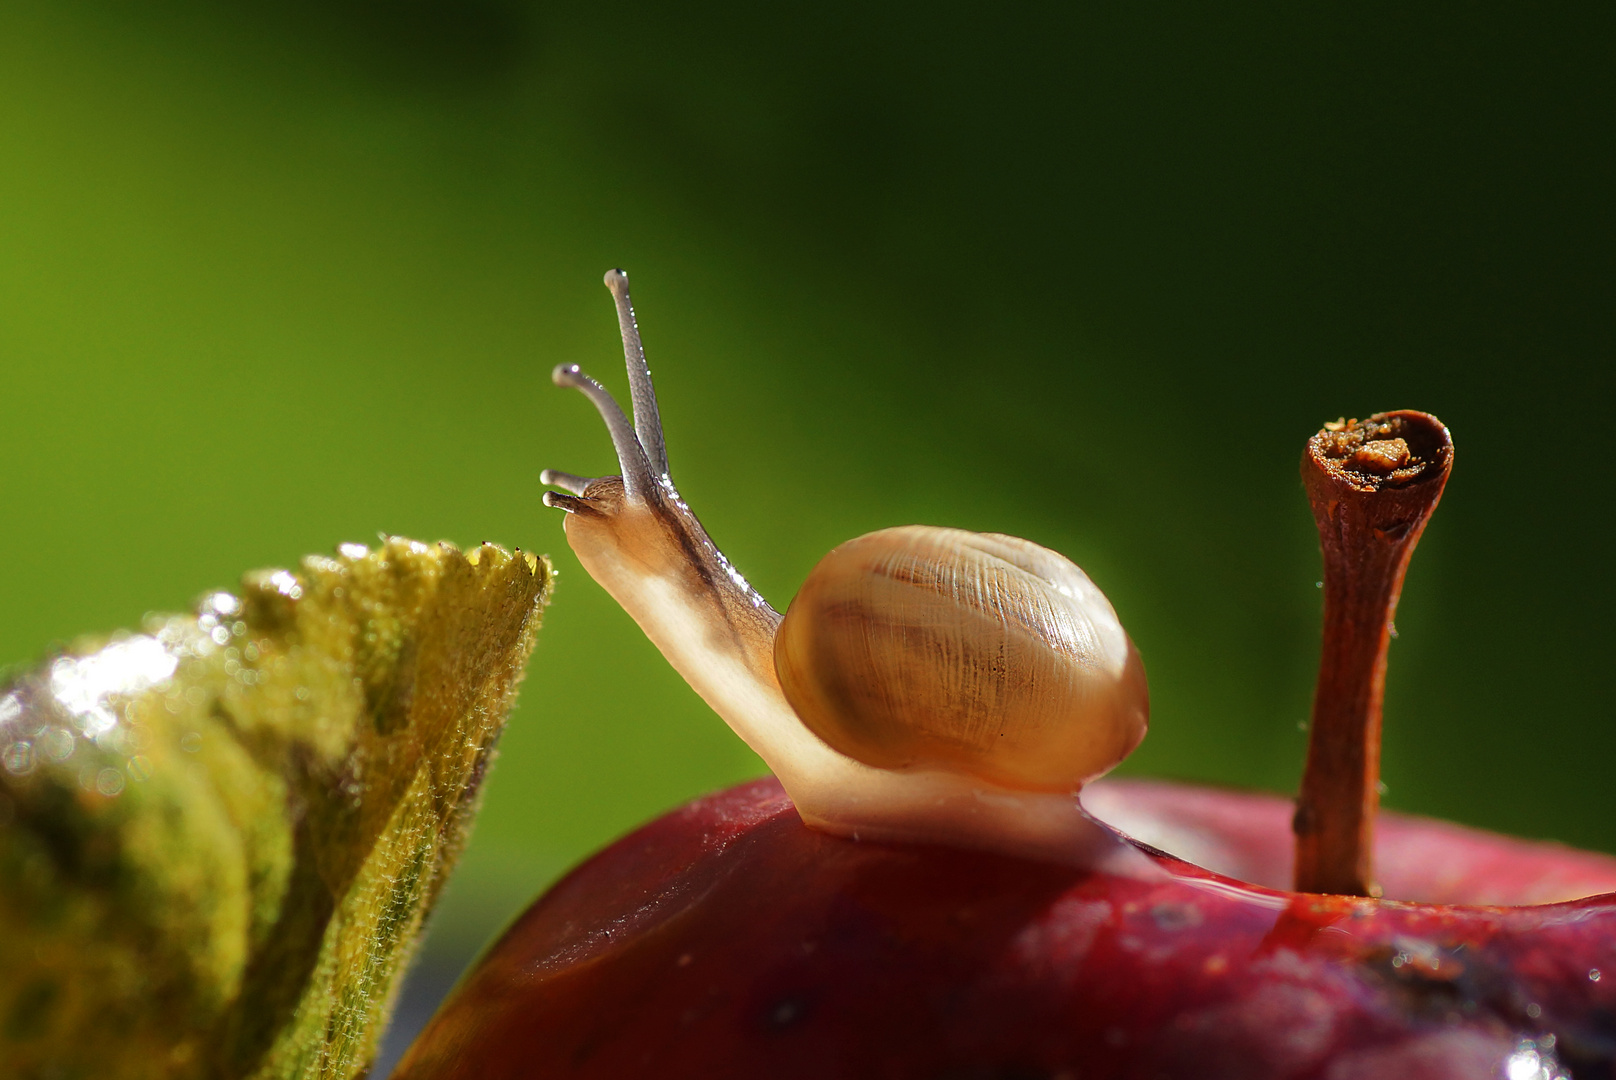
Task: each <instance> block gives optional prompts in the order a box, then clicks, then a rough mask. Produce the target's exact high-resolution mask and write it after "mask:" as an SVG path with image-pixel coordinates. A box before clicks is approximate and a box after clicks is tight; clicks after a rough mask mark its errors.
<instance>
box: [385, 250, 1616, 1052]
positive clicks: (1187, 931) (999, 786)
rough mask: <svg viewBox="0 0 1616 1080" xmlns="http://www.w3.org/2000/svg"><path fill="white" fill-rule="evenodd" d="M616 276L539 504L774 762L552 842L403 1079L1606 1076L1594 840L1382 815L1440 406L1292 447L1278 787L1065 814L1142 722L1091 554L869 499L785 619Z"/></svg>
mask: <svg viewBox="0 0 1616 1080" xmlns="http://www.w3.org/2000/svg"><path fill="white" fill-rule="evenodd" d="M607 280H608V284H609V285H611V287H612V289H613V292H614V294H615V295H616V296H617V299H618V302H619V313H620V318H621V320H622V324H623V327H624V334H625V348H626V352H627V354H628V357H629V362H630V363H629V367H630V375H631V378H632V379H633V380H634V400H635V405H636V412H635V420H634V421H633V422H632V423H631V421H630V420H629V419H628V418H627V417H625V416H624V415H623V413H622V412H621V411H620V410H619V409H618V408H617V406H616V404H615V402H613V401H612V400H611V398H610V397H609V395H607V394H606V392H605V391H604V390H602V389H601V388H600V386H599V384H597V383H595V382H593V380H590V379H589V378H588V377H587V376H584V375H582V373H581V372H579V371H577V369H575V368H563V369H558V371H557V374H556V379H557V381H558V382H561V383H563V384H565V385H571V386H576V387H578V388H580V389H583V390H584V391H585V392H586V393H588V394H589V395H590V396H591V397H592V398H593V399H594V401H595V403H596V404H597V406H599V408H600V410H601V413H602V415H603V417H605V419H606V421H607V425H608V427H609V428H610V429H611V431H612V436H613V441H614V443H615V444H616V447H617V450H618V457H619V461H620V462H621V463H622V465H623V472H624V475H623V477H621V478H618V477H612V478H606V479H602V480H586V479H584V478H581V477H575V476H571V475H569V474H564V473H550V474H548V475H547V479H548V480H549V481H550V482H552V483H555V484H557V485H558V486H561V487H563V488H565V489H566V490H567V491H568V492H569V494H566V495H554V494H552V495H551V496H547V501H548V502H550V504H551V505H554V506H559V507H561V508H562V509H565V510H567V511H568V513H569V515H570V516H569V517H568V519H567V528H568V541H569V543H570V544H571V545H572V546H573V548H574V550H575V551H577V552H578V554H579V556H580V559H582V560H583V562H584V565H585V567H586V568H587V569H588V570H589V572H590V574H591V575H592V576H593V577H595V579H596V580H597V581H599V582H601V584H603V585H604V586H606V588H607V589H608V590H609V591H610V592H612V594H613V595H614V596H615V597H616V598H617V599H618V600H619V601H620V602H621V603H622V604H623V605H624V607H625V608H626V609H628V610H629V611H630V613H631V614H633V615H634V617H635V619H636V620H637V621H638V622H639V623H640V625H641V627H642V628H644V629H645V630H646V632H647V634H649V635H650V636H651V638H652V640H653V641H655V642H656V643H657V645H658V646H659V647H660V648H661V649H662V651H663V652H664V654H665V655H666V656H668V658H669V660H670V661H671V662H673V664H674V665H675V667H677V668H678V669H679V670H680V672H681V673H682V674H684V675H685V677H686V679H687V680H689V681H690V683H691V684H692V686H694V687H695V688H696V689H697V690H698V692H700V693H701V694H702V696H703V697H705V698H706V699H707V700H708V702H709V703H711V704H712V705H713V706H714V708H715V709H717V710H718V712H719V713H720V714H721V715H723V716H724V718H725V720H726V721H728V722H729V723H730V725H731V726H732V727H733V728H734V729H735V730H736V731H737V733H738V734H740V735H741V736H742V737H743V738H745V739H746V740H747V741H748V742H749V743H750V744H751V745H752V746H753V747H754V748H755V749H757V750H758V752H759V753H760V754H762V756H763V757H764V759H765V760H766V761H768V763H769V764H770V765H771V767H772V768H774V770H775V772H776V774H777V775H778V776H779V778H780V780H779V782H776V781H774V780H766V781H759V782H756V783H752V784H747V785H743V786H741V787H738V788H735V789H733V790H731V791H728V792H723V793H720V794H718V795H714V796H711V797H709V798H706V799H702V800H699V801H697V802H695V803H692V804H690V805H689V806H687V807H685V808H684V809H682V810H679V811H676V812H675V813H673V814H670V815H669V816H667V817H665V818H663V819H661V820H660V821H657V822H654V823H652V824H651V825H648V826H646V827H645V828H643V829H641V830H640V831H638V832H636V833H634V834H633V835H632V836H629V837H628V838H626V839H624V840H622V841H620V842H618V843H617V844H616V845H614V846H613V847H611V848H609V849H608V850H607V851H605V852H603V853H602V854H600V855H598V856H596V857H595V858H593V859H592V860H590V861H589V862H587V863H585V864H584V865H583V866H582V867H580V868H579V869H578V870H576V871H574V872H573V873H572V874H571V875H570V876H568V877H567V878H566V879H565V880H563V881H562V882H561V883H560V884H558V885H557V886H556V887H555V888H554V889H552V890H551V891H550V892H549V893H548V894H547V895H546V896H544V897H543V898H541V899H540V900H539V901H538V902H537V903H536V904H535V905H534V906H533V907H532V908H531V909H529V910H528V912H527V913H526V914H525V915H523V916H522V918H521V919H520V920H518V922H517V923H516V924H515V925H514V926H513V927H512V928H511V929H510V930H509V931H508V932H507V933H506V934H505V935H504V937H503V938H501V939H500V941H499V942H498V943H497V944H496V945H495V946H494V947H493V948H492V949H491V951H490V952H489V953H488V954H487V955H486V956H485V957H484V958H483V959H482V961H481V962H480V963H479V964H478V965H477V966H476V967H475V969H474V970H473V971H472V972H471V974H470V975H469V976H468V977H467V978H466V980H465V981H464V982H463V983H462V984H461V985H460V987H459V988H458V989H457V990H456V991H455V993H454V994H453V996H452V997H451V998H450V1000H449V1001H448V1002H447V1003H446V1005H445V1006H444V1007H443V1009H442V1011H441V1012H440V1013H439V1014H438V1016H437V1017H436V1018H435V1019H434V1020H433V1022H432V1023H431V1025H430V1026H429V1027H428V1028H427V1030H426V1031H425V1032H424V1033H423V1034H422V1036H421V1038H420V1040H419V1041H418V1042H417V1043H416V1045H415V1046H414V1048H413V1049H412V1050H411V1052H410V1054H409V1055H408V1056H407V1057H406V1058H405V1061H404V1063H403V1064H402V1065H401V1066H400V1069H399V1071H398V1073H397V1074H396V1076H397V1077H398V1078H399V1080H437V1078H445V1077H466V1078H475V1080H497V1078H513V1080H514V1078H518V1077H522V1078H526V1077H612V1078H616V1077H628V1076H657V1077H660V1078H672V1077H692V1078H694V1077H702V1078H706V1077H714V1076H744V1077H769V1078H779V1077H815V1078H818V1077H894V1078H898V1077H959V1078H972V1077H983V1078H989V1077H991V1078H1005V1080H1009V1078H1020V1077H1027V1078H1032V1077H1042V1078H1050V1080H1053V1078H1057V1077H1060V1078H1069V1080H1078V1078H1083V1080H1097V1078H1105V1077H1116V1078H1122V1077H1139V1078H1147V1077H1148V1078H1167V1080H1191V1078H1194V1080H1213V1078H1219V1077H1227V1078H1238V1080H1280V1078H1287V1080H1370V1078H1383V1077H1384V1078H1409V1080H1417V1078H1453V1080H1460V1078H1464V1080H1469V1078H1477V1080H1479V1078H1483V1077H1486V1078H1506V1080H1553V1078H1555V1077H1565V1076H1568V1075H1570V1074H1569V1073H1568V1072H1567V1071H1566V1070H1567V1068H1571V1069H1575V1070H1576V1075H1577V1076H1579V1077H1582V1078H1586V1077H1590V1076H1616V986H1612V980H1606V979H1605V977H1604V971H1605V969H1606V968H1607V967H1608V968H1610V969H1611V970H1612V974H1613V975H1616V859H1611V858H1607V857H1605V856H1601V855H1593V854H1588V853H1583V852H1576V851H1571V850H1569V849H1565V848H1561V847H1556V846H1553V845H1548V844H1535V843H1528V842H1524V841H1519V840H1511V839H1508V838H1505V837H1500V836H1494V835H1490V834H1486V833H1481V832H1476V831H1473V830H1468V829H1463V828H1460V827H1458V826H1454V825H1448V824H1443V823H1440V822H1434V821H1425V820H1420V819H1414V818H1407V817H1400V816H1398V815H1385V816H1381V815H1379V814H1378V809H1379V808H1378V796H1377V793H1376V792H1377V784H1376V781H1377V779H1378V771H1379V747H1380V716H1381V693H1382V689H1383V686H1384V675H1385V667H1386V652H1387V649H1386V647H1387V641H1388V634H1389V629H1390V624H1391V617H1392V615H1393V613H1394V612H1395V608H1396V603H1397V597H1398V594H1399V592H1400V590H1401V586H1402V580H1403V574H1404V571H1405V570H1406V568H1407V566H1408V561H1409V558H1410V556H1411V554H1412V552H1413V549H1414V545H1415V544H1416V542H1417V541H1418V539H1419V536H1420V533H1421V531H1422V529H1423V528H1424V525H1425V522H1426V520H1427V519H1428V517H1429V515H1430V513H1431V511H1432V510H1433V509H1434V507H1435V506H1436V503H1437V501H1438V500H1439V498H1440V496H1441V492H1442V489H1443V485H1444V484H1445V482H1446V480H1447V476H1448V473H1449V470H1450V467H1451V464H1452V444H1451V441H1450V440H1449V438H1448V433H1447V430H1446V429H1445V428H1443V427H1442V425H1441V424H1440V423H1439V422H1437V421H1436V420H1435V419H1434V418H1432V417H1430V416H1427V415H1425V414H1422V413H1411V412H1403V413H1387V414H1380V415H1377V416H1374V417H1370V418H1369V419H1368V420H1365V421H1363V422H1361V423H1360V422H1359V421H1352V422H1351V423H1347V422H1345V421H1342V422H1339V423H1336V424H1330V425H1326V428H1325V430H1324V431H1321V432H1320V433H1319V434H1318V435H1316V436H1314V438H1313V439H1312V440H1311V441H1310V443H1309V445H1308V450H1307V453H1306V454H1305V455H1304V458H1303V477H1304V480H1305V481H1306V483H1307V487H1308V494H1309V498H1310V501H1311V502H1312V505H1313V509H1314V513H1315V516H1316V518H1317V521H1318V525H1319V533H1320V539H1321V547H1322V549H1323V552H1324V562H1325V605H1324V606H1325V613H1324V614H1325V631H1324V647H1323V650H1322V658H1321V665H1320V674H1319V680H1318V686H1317V691H1316V694H1315V699H1314V708H1313V724H1312V728H1311V735H1310V742H1309V752H1308V761H1307V767H1306V770H1305V771H1304V774H1303V781H1302V786H1301V791H1300V793H1299V795H1298V797H1297V799H1296V801H1295V803H1294V804H1293V803H1292V802H1291V801H1289V800H1283V799H1279V798H1276V797H1273V796H1266V795H1249V794H1237V793H1232V792H1222V791H1210V790H1205V789H1197V788H1190V787H1181V786H1176V785H1171V784H1163V783H1159V782H1155V783H1153V782H1144V781H1113V782H1109V783H1107V782H1101V783H1098V784H1092V785H1089V786H1088V787H1086V788H1084V789H1083V794H1082V803H1083V807H1085V808H1086V811H1087V813H1085V812H1084V810H1083V809H1080V808H1079V803H1078V801H1077V799H1076V798H1074V797H1073V795H1072V792H1073V791H1074V789H1076V788H1078V787H1081V786H1082V785H1083V784H1084V782H1085V781H1086V780H1088V779H1090V778H1091V777H1092V776H1093V775H1095V773H1097V772H1100V771H1103V770H1104V769H1105V768H1108V767H1110V765H1112V764H1115V762H1116V761H1117V760H1119V759H1120V757H1121V755H1123V754H1125V753H1127V751H1128V750H1129V749H1131V748H1132V746H1133V745H1134V743H1136V742H1137V741H1138V738H1139V737H1140V736H1141V735H1142V734H1143V731H1144V718H1145V706H1144V700H1143V695H1144V683H1143V669H1142V667H1141V666H1140V665H1139V663H1138V658H1137V655H1136V654H1135V652H1134V651H1133V647H1132V645H1131V643H1130V642H1128V640H1127V637H1126V635H1125V634H1123V633H1122V631H1121V629H1120V624H1118V623H1117V622H1116V618H1115V614H1114V612H1112V610H1111V608H1110V605H1109V604H1108V603H1107V602H1106V601H1105V599H1104V597H1103V596H1102V595H1100V594H1099V592H1098V590H1097V589H1096V588H1094V586H1093V585H1092V583H1091V582H1089V581H1088V579H1087V577H1086V576H1084V575H1083V574H1082V572H1081V571H1079V570H1078V569H1077V568H1076V567H1074V566H1071V564H1070V563H1067V562H1066V561H1065V560H1064V559H1061V558H1060V557H1059V556H1057V555H1054V553H1052V552H1047V551H1045V550H1044V549H1041V548H1036V546H1035V545H1029V544H1026V542H1024V541H1013V540H1010V539H1009V538H1005V537H997V536H987V537H978V536H975V535H974V534H964V533H958V532H955V531H950V530H923V529H911V530H889V531H886V532H882V533H875V534H871V535H870V536H869V537H865V538H861V539H860V540H858V541H853V542H850V543H849V544H846V545H843V546H842V547H840V548H838V549H837V550H836V551H833V552H832V553H831V555H829V556H827V557H826V560H825V561H824V562H823V563H821V564H820V567H818V568H816V569H815V571H814V573H813V574H812V575H810V578H809V581H808V583H807V584H805V585H804V587H803V589H802V590H801V591H800V592H799V594H798V598H797V600H795V601H793V604H792V607H791V610H790V611H789V612H788V613H787V615H786V616H785V622H784V623H782V622H781V617H780V616H779V615H777V614H775V613H774V612H773V610H772V609H770V608H769V607H768V606H767V605H766V604H764V603H763V601H762V599H761V598H760V597H757V596H756V594H755V593H753V592H751V590H750V589H749V588H748V587H746V585H745V583H744V581H742V580H741V579H740V577H739V575H737V574H735V573H734V571H733V569H732V568H731V567H730V565H729V563H728V562H727V560H725V559H724V558H723V556H722V555H720V554H719V553H718V552H717V549H716V548H715V547H713V546H712V543H711V541H710V540H709V539H708V538H707V534H706V532H705V531H704V530H702V528H701V526H700V523H699V522H697V521H696V520H695V518H694V516H693V515H692V514H690V512H689V509H688V507H686V506H685V505H684V503H683V502H682V500H680V499H679V498H678V495H677V492H676V491H675V490H674V489H673V486H672V483H671V481H670V480H669V479H668V476H667V466H666V453H665V450H664V448H663V445H662V436H661V431H660V428H659V427H658V426H657V424H656V422H655V417H656V410H655V398H654V395H653V394H652V391H651V388H650V377H649V373H648V371H646V369H645V366H644V362H643V354H642V353H641V352H640V349H639V341H638V336H637V332H636V331H634V327H633V314H632V311H631V310H630V308H629V305H628V296H627V285H626V279H624V278H623V277H622V275H621V274H615V276H614V275H608V279H607ZM805 597H806V598H807V600H806V601H805V599H804V598H805ZM984 598H985V599H984ZM805 603H806V604H808V605H809V609H808V612H807V613H806V614H799V612H801V611H802V609H803V605H804V604H805ZM1018 605H1019V606H1018ZM793 620H796V621H795V622H794V621H793ZM1073 627H1075V628H1076V629H1075V630H1073ZM1029 628H1031V631H1032V632H1031V633H1028V630H1029ZM816 635H817V636H816ZM792 650H800V651H798V652H796V653H793V652H792ZM1054 654H1058V655H1055V659H1054V660H1053V661H1051V660H1050V656H1051V655H1054ZM872 656H873V657H874V660H873V661H870V658H871V657H872ZM1062 657H1066V658H1073V657H1075V659H1074V660H1073V661H1072V664H1073V666H1072V668H1071V669H1067V668H1062V667H1061V666H1060V664H1061V663H1063V662H1064V661H1063V660H1062ZM867 661H870V662H869V663H867ZM1022 663H1025V664H1026V665H1027V667H1025V668H1018V667H1017V665H1018V664H1022ZM1051 671H1053V672H1054V674H1053V675H1051V674H1049V672H1051ZM1040 680H1043V681H1040ZM804 683H807V684H808V685H806V686H804V685H802V684H804ZM1027 687H1034V688H1035V689H1036V688H1041V687H1054V689H1053V690H1050V691H1049V693H1051V694H1056V693H1061V694H1065V695H1066V696H1065V697H1061V698H1059V704H1058V706H1057V707H1051V706H1050V705H1049V701H1048V700H1047V699H1045V698H1044V697H1042V696H1040V695H1041V694H1043V693H1044V691H1043V690H1042V689H1039V690H1038V691H1037V692H1036V693H1023V691H1024V690H1026V688H1027ZM971 707H975V708H977V709H978V711H977V712H975V713H969V714H968V715H965V718H964V719H963V720H961V719H960V718H959V717H960V715H961V713H962V711H965V712H967V713H968V709H969V708H971ZM827 716H828V719H827ZM1051 729H1057V730H1054V734H1049V731H1050V730H1051ZM1001 740H1002V741H1001ZM787 792H790V794H789V795H788V794H787ZM1089 815H1092V817H1091V816H1089ZM1377 820H1378V821H1379V831H1378V834H1377V833H1376V831H1375V830H1376V823H1377ZM1103 823H1109V824H1103ZM810 826H812V827H810Z"/></svg>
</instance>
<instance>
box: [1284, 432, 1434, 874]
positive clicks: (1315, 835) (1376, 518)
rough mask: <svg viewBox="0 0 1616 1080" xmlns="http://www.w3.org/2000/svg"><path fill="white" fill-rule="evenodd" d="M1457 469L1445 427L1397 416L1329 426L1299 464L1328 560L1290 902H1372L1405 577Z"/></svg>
mask: <svg viewBox="0 0 1616 1080" xmlns="http://www.w3.org/2000/svg"><path fill="white" fill-rule="evenodd" d="M1452 467H1453V440H1452V439H1451V438H1450V437H1449V435H1448V429H1447V428H1445V427H1443V426H1442V423H1441V421H1439V420H1438V419H1437V418H1436V417H1434V416H1431V415H1429V414H1427V413H1422V412H1413V411H1408V410H1403V411H1399V412H1389V413H1377V414H1376V415H1374V416H1371V417H1369V418H1368V419H1367V420H1350V421H1348V420H1338V421H1336V422H1335V423H1331V424H1326V425H1325V426H1324V430H1322V431H1320V432H1319V433H1318V434H1317V435H1314V436H1313V437H1312V438H1311V439H1309V440H1308V443H1307V449H1306V450H1305V451H1304V452H1303V454H1302V481H1303V483H1304V485H1305V486H1306V488H1307V497H1308V502H1309V503H1311V504H1312V507H1313V518H1314V521H1315V522H1316V523H1317V525H1318V530H1319V546H1320V547H1321V548H1322V549H1323V554H1324V647H1323V650H1322V653H1321V655H1320V657H1319V680H1318V685H1317V687H1316V689H1315V691H1314V695H1313V722H1312V724H1311V726H1310V729H1309V736H1308V747H1307V766H1306V768H1305V769H1304V771H1303V774H1302V786H1301V791H1300V792H1299V793H1298V795H1297V798H1296V816H1295V818H1294V820H1293V822H1292V828H1293V830H1294V831H1295V833H1296V879H1295V885H1296V891H1298V892H1311V893H1338V894H1345V895H1349V896H1378V895H1379V894H1380V892H1379V889H1378V888H1377V887H1376V885H1375V878H1374V865H1373V849H1374V831H1375V815H1376V813H1377V811H1378V810H1379V808H1380V789H1379V781H1380V723H1381V699H1382V697H1383V695H1384V693H1385V688H1386V650H1387V646H1388V645H1389V644H1390V639H1391V634H1392V617H1393V616H1394V615H1395V614H1396V612H1397V598H1398V595H1399V594H1400V593H1401V592H1402V590H1403V574H1404V573H1405V572H1406V571H1407V569H1408V561H1409V558H1410V557H1411V556H1412V555H1413V554H1414V546H1415V545H1416V544H1417V543H1419V539H1420V534H1421V533H1422V532H1423V531H1424V530H1425V523H1426V522H1427V521H1428V520H1429V519H1430V516H1431V512H1432V511H1433V510H1435V509H1436V504H1437V502H1438V500H1440V499H1441V498H1442V489H1443V487H1444V485H1446V483H1447V480H1448V473H1449V472H1450V470H1451V469H1452Z"/></svg>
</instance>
